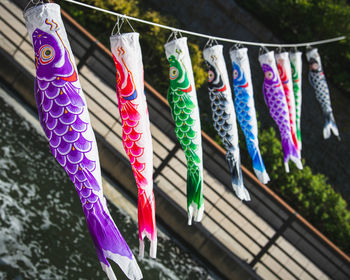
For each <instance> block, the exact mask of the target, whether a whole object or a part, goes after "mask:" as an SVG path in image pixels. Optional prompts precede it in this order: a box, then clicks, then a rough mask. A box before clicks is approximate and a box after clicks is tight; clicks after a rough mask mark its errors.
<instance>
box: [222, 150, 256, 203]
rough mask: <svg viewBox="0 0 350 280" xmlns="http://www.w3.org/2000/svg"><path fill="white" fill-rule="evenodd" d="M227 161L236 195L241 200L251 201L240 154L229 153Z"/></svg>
mask: <svg viewBox="0 0 350 280" xmlns="http://www.w3.org/2000/svg"><path fill="white" fill-rule="evenodd" d="M226 160H227V163H228V166H229V168H230V172H231V181H232V187H233V190H234V191H235V193H236V195H237V196H238V198H239V199H240V200H246V201H249V200H250V195H249V192H248V190H247V189H246V188H245V186H244V184H243V175H242V169H241V159H240V157H239V152H238V153H237V154H236V156H235V154H234V152H231V151H228V152H227V153H226Z"/></svg>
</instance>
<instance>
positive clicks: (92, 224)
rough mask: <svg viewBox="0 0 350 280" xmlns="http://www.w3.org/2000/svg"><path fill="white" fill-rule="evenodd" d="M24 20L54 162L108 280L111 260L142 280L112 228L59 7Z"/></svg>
mask: <svg viewBox="0 0 350 280" xmlns="http://www.w3.org/2000/svg"><path fill="white" fill-rule="evenodd" d="M24 17H25V20H26V25H27V29H28V33H29V36H30V38H31V40H32V43H33V47H34V53H35V69H36V78H35V99H36V103H37V107H38V113H39V120H40V123H41V126H42V128H43V130H44V132H45V135H46V137H47V139H48V141H49V144H50V150H51V152H52V154H53V156H54V157H55V158H56V160H57V161H58V163H59V164H60V165H61V166H62V168H63V169H64V170H65V171H66V173H67V174H68V175H69V177H70V179H71V180H72V182H73V183H74V185H75V189H76V190H77V192H78V195H79V198H80V201H81V204H82V206H83V212H84V214H85V218H86V223H87V226H88V229H89V232H90V235H91V237H92V240H93V243H94V245H95V249H96V252H97V256H98V258H99V260H100V263H101V265H102V268H103V270H104V271H105V272H106V273H107V275H108V278H109V279H111V280H112V279H116V277H115V275H114V272H113V270H112V268H111V266H110V264H109V262H108V261H107V258H108V259H111V260H113V261H114V262H116V263H117V264H118V265H119V266H120V268H121V269H122V270H123V272H124V273H125V274H126V275H127V277H128V278H129V279H141V278H142V273H141V271H140V268H139V266H138V265H137V263H136V260H135V257H134V256H133V254H132V252H131V250H130V249H129V247H128V245H127V244H126V242H125V240H124V239H123V237H122V236H121V234H120V232H119V230H118V228H117V227H116V225H115V224H114V221H113V219H112V217H111V216H110V214H109V211H108V209H107V205H106V199H105V198H104V196H103V190H102V179H101V170H100V163H99V157H98V151H97V145H96V139H95V135H94V132H93V130H92V127H91V122H90V118H89V112H88V109H87V106H86V100H85V97H84V93H83V91H82V89H81V86H80V82H79V78H78V73H77V69H76V65H75V61H74V56H73V53H72V50H71V48H70V45H69V42H68V39H67V34H66V31H65V28H64V25H63V22H62V19H61V15H60V6H59V5H57V4H51V3H49V4H43V5H39V6H36V7H33V8H30V9H28V10H27V11H26V12H25V14H24Z"/></svg>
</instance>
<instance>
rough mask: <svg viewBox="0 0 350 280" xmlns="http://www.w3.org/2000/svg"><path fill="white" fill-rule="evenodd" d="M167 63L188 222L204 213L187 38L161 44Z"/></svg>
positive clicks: (196, 111) (197, 121) (199, 141)
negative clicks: (182, 156)
mask: <svg viewBox="0 0 350 280" xmlns="http://www.w3.org/2000/svg"><path fill="white" fill-rule="evenodd" d="M164 47H165V53H166V57H167V59H168V61H169V63H170V69H169V79H170V86H169V90H168V102H169V105H170V109H171V113H172V116H173V119H174V122H175V134H176V137H177V139H178V140H179V142H180V144H181V146H182V149H183V150H184V152H185V156H186V160H187V212H188V224H189V225H191V224H192V217H193V219H194V221H196V222H199V221H201V219H202V217H203V212H204V204H203V152H202V137H201V124H200V118H199V108H198V101H197V94H196V88H195V84H194V77H193V71H192V64H191V58H190V54H189V51H188V47H187V38H186V37H182V38H179V39H175V40H173V41H170V42H168V43H166V44H165V45H164Z"/></svg>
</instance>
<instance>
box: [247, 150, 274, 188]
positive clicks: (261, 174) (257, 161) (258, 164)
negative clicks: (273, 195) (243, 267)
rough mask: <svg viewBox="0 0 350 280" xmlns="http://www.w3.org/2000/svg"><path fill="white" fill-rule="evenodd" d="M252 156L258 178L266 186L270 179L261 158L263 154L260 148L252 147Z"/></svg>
mask: <svg viewBox="0 0 350 280" xmlns="http://www.w3.org/2000/svg"><path fill="white" fill-rule="evenodd" d="M249 152H250V155H251V157H252V160H253V169H254V172H255V175H256V177H258V179H259V181H260V182H261V183H263V184H266V183H267V182H269V181H270V177H269V175H268V174H267V172H266V168H265V165H264V162H263V159H262V157H261V153H260V150H259V148H258V147H256V146H252V147H251V148H250V149H249Z"/></svg>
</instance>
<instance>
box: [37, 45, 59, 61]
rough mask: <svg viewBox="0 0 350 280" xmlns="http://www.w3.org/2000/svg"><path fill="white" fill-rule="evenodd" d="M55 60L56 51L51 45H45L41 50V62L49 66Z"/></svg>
mask: <svg viewBox="0 0 350 280" xmlns="http://www.w3.org/2000/svg"><path fill="white" fill-rule="evenodd" d="M54 58H55V50H54V49H53V47H51V46H50V45H43V46H41V47H40V49H39V60H40V63H41V64H48V63H50V62H51V61H52V60H53V59H54Z"/></svg>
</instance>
